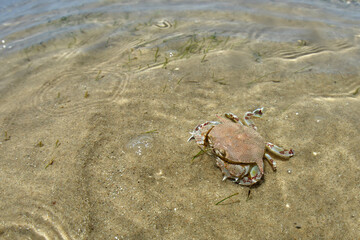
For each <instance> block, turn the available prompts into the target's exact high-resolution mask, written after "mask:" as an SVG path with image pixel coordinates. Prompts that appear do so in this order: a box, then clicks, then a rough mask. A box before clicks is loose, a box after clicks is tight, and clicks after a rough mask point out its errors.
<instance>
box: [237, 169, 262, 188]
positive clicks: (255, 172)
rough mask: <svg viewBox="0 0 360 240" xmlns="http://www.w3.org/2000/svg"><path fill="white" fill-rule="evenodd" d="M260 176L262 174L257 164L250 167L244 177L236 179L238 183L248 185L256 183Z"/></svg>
mask: <svg viewBox="0 0 360 240" xmlns="http://www.w3.org/2000/svg"><path fill="white" fill-rule="evenodd" d="M262 176H263V175H262V173H261V172H260V169H259V167H258V166H257V165H255V166H253V167H252V168H251V170H250V172H249V175H248V177H244V178H242V179H240V180H239V181H238V183H239V184H240V185H244V186H250V185H253V184H255V183H257V182H258V181H260V179H261V178H262Z"/></svg>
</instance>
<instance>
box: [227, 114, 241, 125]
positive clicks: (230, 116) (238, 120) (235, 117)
mask: <svg viewBox="0 0 360 240" xmlns="http://www.w3.org/2000/svg"><path fill="white" fill-rule="evenodd" d="M225 117H227V118H228V119H230V120H232V121H234V122H236V123H240V124H241V125H243V124H242V122H241V121H240V119H239V117H238V116H236V115H235V114H233V113H225Z"/></svg>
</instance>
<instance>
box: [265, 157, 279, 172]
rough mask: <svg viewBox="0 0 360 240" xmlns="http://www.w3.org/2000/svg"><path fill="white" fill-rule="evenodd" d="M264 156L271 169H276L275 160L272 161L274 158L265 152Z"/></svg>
mask: <svg viewBox="0 0 360 240" xmlns="http://www.w3.org/2000/svg"><path fill="white" fill-rule="evenodd" d="M264 156H265V158H266V160H268V162H269V163H270V166H271V168H272V170H273V171H276V162H275V161H274V159H272V158H271V156H270V155H269V154H267V153H265V155H264Z"/></svg>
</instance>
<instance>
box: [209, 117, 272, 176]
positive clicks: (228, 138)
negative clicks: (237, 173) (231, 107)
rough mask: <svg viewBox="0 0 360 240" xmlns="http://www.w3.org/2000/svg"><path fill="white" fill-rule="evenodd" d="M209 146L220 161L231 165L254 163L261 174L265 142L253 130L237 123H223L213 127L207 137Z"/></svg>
mask: <svg viewBox="0 0 360 240" xmlns="http://www.w3.org/2000/svg"><path fill="white" fill-rule="evenodd" d="M207 138H208V142H209V145H210V146H212V148H213V149H214V151H215V152H218V153H219V152H220V153H222V154H220V156H219V154H216V155H217V156H218V157H220V158H221V159H222V160H224V161H225V162H228V163H232V164H249V163H256V164H257V166H258V167H259V170H260V172H261V173H263V172H264V170H263V157H264V152H265V140H264V138H263V137H262V136H261V135H260V134H259V133H258V132H256V131H255V130H254V129H252V128H250V127H247V126H243V125H241V124H239V123H234V122H231V121H224V122H223V123H222V124H219V125H216V126H215V127H213V128H212V129H211V130H210V132H209V133H208V135H207Z"/></svg>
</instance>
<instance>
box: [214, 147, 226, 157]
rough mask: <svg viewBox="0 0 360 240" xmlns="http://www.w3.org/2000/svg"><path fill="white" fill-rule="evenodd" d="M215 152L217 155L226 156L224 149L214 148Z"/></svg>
mask: <svg viewBox="0 0 360 240" xmlns="http://www.w3.org/2000/svg"><path fill="white" fill-rule="evenodd" d="M215 153H216V154H217V155H218V156H221V157H225V156H226V152H225V150H224V149H215Z"/></svg>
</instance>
